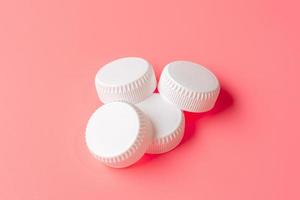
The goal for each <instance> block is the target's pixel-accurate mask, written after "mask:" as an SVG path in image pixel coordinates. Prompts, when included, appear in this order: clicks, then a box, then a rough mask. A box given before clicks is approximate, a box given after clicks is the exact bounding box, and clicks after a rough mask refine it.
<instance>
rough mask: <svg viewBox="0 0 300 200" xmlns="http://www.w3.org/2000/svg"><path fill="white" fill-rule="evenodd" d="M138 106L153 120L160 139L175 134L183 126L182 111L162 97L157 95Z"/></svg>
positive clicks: (156, 133)
mask: <svg viewBox="0 0 300 200" xmlns="http://www.w3.org/2000/svg"><path fill="white" fill-rule="evenodd" d="M136 106H137V107H138V108H140V109H141V110H142V111H143V112H144V113H145V114H146V115H147V116H148V117H149V118H150V119H151V121H152V125H153V127H154V129H155V135H156V137H158V138H161V137H164V136H167V135H168V134H170V133H173V132H174V131H175V130H176V129H177V128H178V127H179V126H180V124H181V121H182V112H181V110H179V109H178V108H177V107H176V106H174V105H172V104H170V103H168V102H167V101H165V100H164V99H163V98H162V97H161V95H159V94H157V93H155V94H153V95H152V96H150V97H148V98H147V99H146V100H144V101H142V102H140V103H139V104H137V105H136Z"/></svg>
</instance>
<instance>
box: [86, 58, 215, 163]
mask: <svg viewBox="0 0 300 200" xmlns="http://www.w3.org/2000/svg"><path fill="white" fill-rule="evenodd" d="M95 84H96V89H97V93H98V96H99V98H100V100H101V101H102V102H103V105H102V106H101V107H99V108H98V109H97V110H96V111H95V112H94V113H93V114H92V116H91V117H90V119H89V121H88V124H87V128H86V135H85V139H86V144H87V146H88V149H89V150H90V152H91V153H92V154H93V155H94V156H95V157H96V158H97V159H99V160H100V161H102V162H103V163H104V164H106V165H108V166H111V167H116V168H122V167H127V166H130V165H132V164H133V163H135V162H137V161H138V160H139V159H140V158H141V157H142V156H143V155H144V154H145V153H149V154H160V153H165V152H168V151H170V150H172V149H174V148H175V147H176V146H177V145H178V144H179V143H180V141H181V139H182V137H183V134H184V127H185V119H184V115H183V112H182V111H187V112H195V113H200V112H205V111H208V110H210V109H212V108H213V107H214V105H215V102H216V100H217V97H218V95H219V91H220V85H219V81H218V79H217V78H216V76H215V75H214V74H213V73H212V72H211V71H209V70H208V69H206V68H205V67H203V66H201V65H199V64H196V63H193V62H189V61H174V62H171V63H169V64H167V65H166V66H165V68H164V69H163V71H162V74H161V77H160V80H159V83H158V91H159V93H154V90H155V89H156V85H157V81H156V78H155V74H154V70H153V67H152V65H151V64H150V63H149V62H148V61H147V60H145V59H143V58H138V57H125V58H120V59H117V60H114V61H112V62H110V63H108V64H106V65H104V66H103V67H102V68H101V69H100V70H99V71H98V72H97V74H96V78H95Z"/></svg>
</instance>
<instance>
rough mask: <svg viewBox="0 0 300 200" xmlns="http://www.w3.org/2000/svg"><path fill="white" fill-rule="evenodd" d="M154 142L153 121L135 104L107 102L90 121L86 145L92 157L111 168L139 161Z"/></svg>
mask: <svg viewBox="0 0 300 200" xmlns="http://www.w3.org/2000/svg"><path fill="white" fill-rule="evenodd" d="M151 139H152V128H151V124H150V121H149V120H148V119H147V117H145V116H144V115H143V113H141V112H140V111H139V110H138V109H137V108H135V107H134V106H133V105H130V104H127V103H123V102H113V103H108V104H105V105H103V106H101V107H100V108H98V109H97V110H96V111H95V112H94V113H93V115H92V116H91V118H90V119H89V121H88V125H87V128H86V144H87V146H88V148H89V150H90V151H91V153H92V154H93V155H95V156H96V157H97V158H99V159H100V160H101V161H103V162H104V163H105V164H107V165H109V166H112V167H126V166H129V165H131V164H133V163H134V162H136V161H137V160H138V159H139V158H140V157H141V156H142V155H143V154H144V153H145V151H146V149H147V147H148V145H149V143H150V142H151Z"/></svg>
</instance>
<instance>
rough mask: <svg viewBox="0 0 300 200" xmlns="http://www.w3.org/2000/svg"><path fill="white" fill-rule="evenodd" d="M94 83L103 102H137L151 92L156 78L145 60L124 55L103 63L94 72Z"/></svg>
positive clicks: (154, 86)
mask: <svg viewBox="0 0 300 200" xmlns="http://www.w3.org/2000/svg"><path fill="white" fill-rule="evenodd" d="M95 84H96V89H97V92H98V96H99V98H100V100H101V101H102V102H103V103H109V102H112V101H126V102H129V103H137V102H139V101H142V100H144V99H145V98H146V97H147V96H149V95H151V94H152V93H153V91H154V90H155V88H156V78H155V74H154V71H153V68H152V65H151V64H150V63H149V62H148V61H147V60H145V59H143V58H138V57H125V58H119V59H117V60H114V61H112V62H110V63H108V64H106V65H104V66H103V67H102V68H101V69H100V70H99V71H98V72H97V74H96V78H95Z"/></svg>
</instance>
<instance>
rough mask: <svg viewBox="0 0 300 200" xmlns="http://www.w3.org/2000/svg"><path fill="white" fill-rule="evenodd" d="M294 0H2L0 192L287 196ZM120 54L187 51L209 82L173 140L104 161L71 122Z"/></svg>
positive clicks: (293, 136)
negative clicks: (204, 106) (210, 89)
mask: <svg viewBox="0 0 300 200" xmlns="http://www.w3.org/2000/svg"><path fill="white" fill-rule="evenodd" d="M298 2H299V1H289V0H288V1H271V0H269V1H268V0H253V1H240V0H229V1H225V0H216V1H215V0H213V1H202V0H201V1H198V0H193V1H191V0H185V1H174V0H166V1H141V0H135V1H132V0H130V1H126V2H123V1H122V2H121V1H78V0H75V1H70V0H63V1H61V0H60V1H58V0H55V1H50V0H49V1H29V0H28V1H22V0H21V1H15V0H12V1H1V3H0V24H1V28H0V44H1V46H0V69H1V71H0V91H1V92H0V111H1V115H0V121H1V123H0V133H1V140H0V162H1V163H0V199H3V200H4V199H5V200H6V199H9V200H15V199H22V200H32V199H72V200H76V199H89V200H93V199H95V200H96V199H154V198H157V199H205V200H212V199H216V200H223V199H226V200H241V199H243V200H247V199H249V200H252V199H259V200H266V199H276V200H277V199H282V200H286V199H300V193H299V180H300V172H299V169H300V159H299V153H300V145H299V141H300V128H299V111H300V104H299V101H300V95H299V86H300V78H299V73H300V56H299V52H300V48H299V47H300V42H299V41H300V40H299V35H300V30H299V27H300V24H299V18H300V14H299V6H300V5H299V3H298ZM122 56H141V57H145V58H146V59H148V60H149V61H150V62H152V63H153V65H154V67H155V71H156V74H157V76H159V75H160V73H161V71H162V68H163V66H164V65H165V64H167V63H168V62H170V61H172V60H175V59H187V60H192V61H195V62H198V63H200V64H203V65H205V66H208V67H209V68H210V69H212V70H213V71H214V72H215V73H216V74H217V76H218V77H219V78H220V81H221V84H222V92H221V95H220V98H219V100H218V102H217V106H216V108H215V109H214V110H213V111H211V112H209V113H206V114H200V115H196V114H186V117H187V119H186V121H187V129H186V134H185V137H184V140H183V142H182V144H181V145H180V146H179V147H178V148H176V149H175V150H174V151H172V152H170V153H167V154H163V155H160V156H145V157H144V158H143V159H142V160H141V161H140V162H139V163H137V164H136V165H134V166H133V167H130V168H127V169H122V170H116V169H111V168H108V167H105V166H103V165H102V164H100V163H99V162H98V161H96V160H95V159H94V158H93V157H92V156H91V155H90V154H89V153H88V150H87V148H86V147H85V144H84V131H85V126H86V122H87V120H88V118H89V116H90V115H91V113H92V112H93V111H94V110H95V109H96V108H97V107H98V106H99V105H100V103H99V101H98V99H97V96H96V91H95V88H94V76H95V73H96V71H97V70H98V68H99V66H101V65H103V64H105V63H106V62H108V61H110V60H112V59H115V58H117V57H122ZM162 197H164V198H162Z"/></svg>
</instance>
